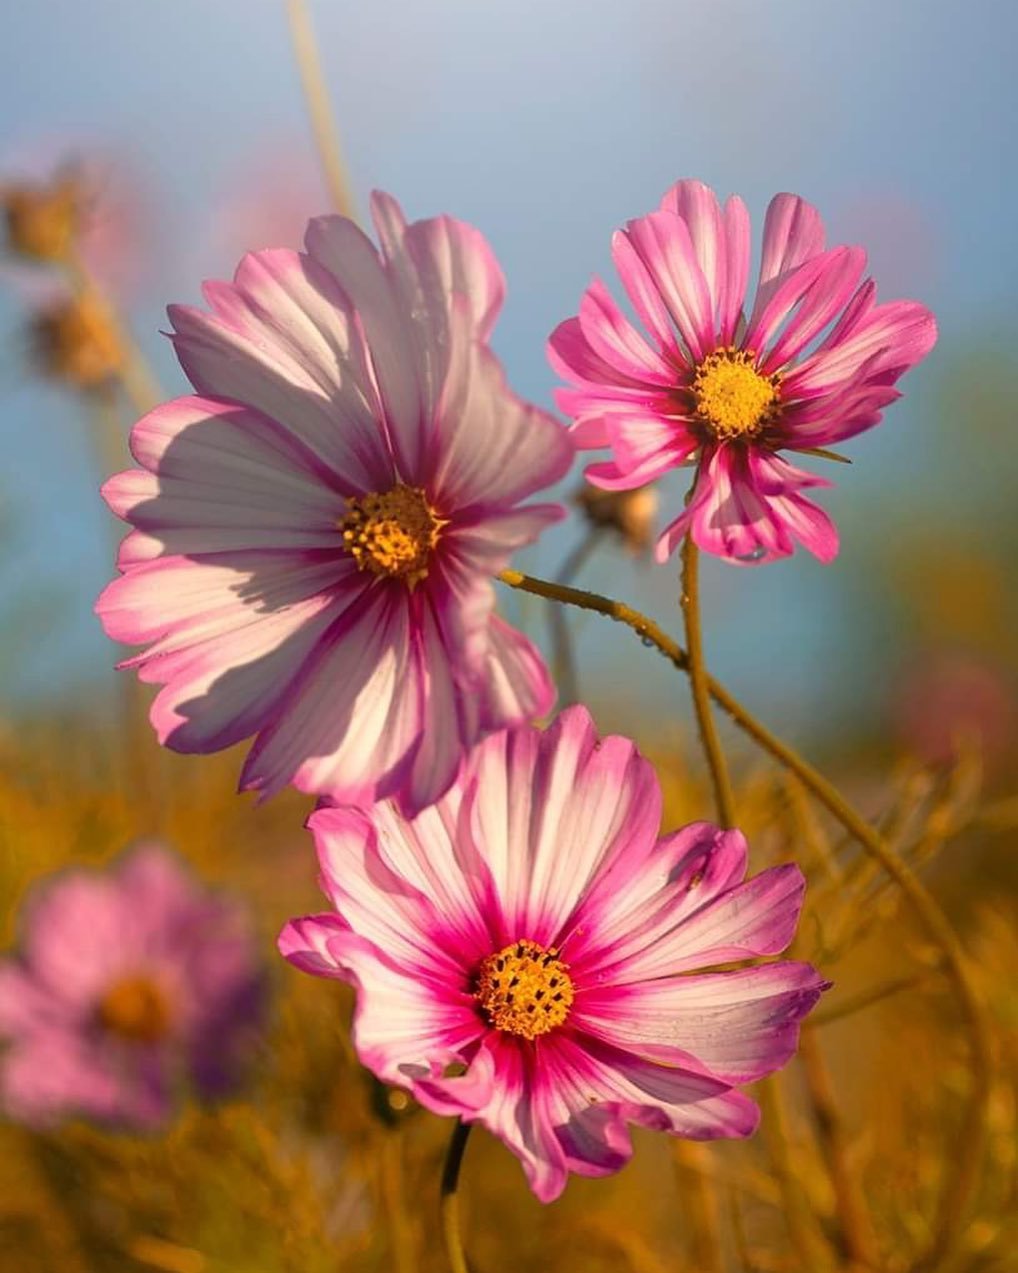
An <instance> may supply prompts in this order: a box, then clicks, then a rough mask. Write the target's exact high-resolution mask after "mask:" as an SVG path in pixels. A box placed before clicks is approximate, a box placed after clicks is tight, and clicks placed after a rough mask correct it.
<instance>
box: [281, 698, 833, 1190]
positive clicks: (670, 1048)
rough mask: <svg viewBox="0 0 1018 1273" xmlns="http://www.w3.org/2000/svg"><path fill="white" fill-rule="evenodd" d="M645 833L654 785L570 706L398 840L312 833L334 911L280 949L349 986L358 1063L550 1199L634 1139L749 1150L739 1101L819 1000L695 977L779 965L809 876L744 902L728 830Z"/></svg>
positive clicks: (633, 755) (763, 887)
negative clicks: (643, 1133) (480, 1136)
mask: <svg viewBox="0 0 1018 1273" xmlns="http://www.w3.org/2000/svg"><path fill="white" fill-rule="evenodd" d="M660 818H661V792H660V787H659V785H658V781H657V778H656V776H655V774H654V770H653V767H652V766H651V765H650V764H649V763H648V762H647V761H645V760H644V759H643V758H642V757H641V756H640V755H639V754H638V752H637V751H636V748H635V747H634V745H633V744H632V743H631V742H629V741H628V740H627V739H625V738H618V737H609V738H604V739H598V737H597V736H596V734H595V732H594V728H593V725H592V722H591V719H590V716H589V715H588V713H587V712H586V710H585V709H583V708H581V707H575V708H570V709H568V710H566V711H565V712H563V713H562V714H561V715H560V716H559V717H558V719H557V720H556V721H555V723H554V724H553V725H552V726H551V728H549V729H548V730H547V731H546V732H541V731H540V730H537V729H534V728H523V729H517V730H514V731H506V732H504V733H500V734H497V735H495V736H494V737H492V738H489V739H487V740H486V741H485V742H483V743H482V744H481V745H480V746H479V747H478V748H477V749H476V750H475V751H474V753H473V754H472V756H471V758H470V761H469V762H468V764H467V766H466V767H465V769H464V772H463V773H462V775H461V776H460V779H459V781H458V782H457V783H456V785H455V786H454V787H453V789H452V790H451V791H450V792H449V793H448V794H447V795H446V796H445V797H444V798H443V799H442V800H441V801H440V802H439V803H438V804H437V805H435V806H434V807H433V808H430V809H428V810H426V811H425V812H424V813H422V814H421V815H420V816H419V817H418V818H416V819H415V820H414V821H412V822H408V821H406V820H405V819H404V818H402V817H401V816H400V814H399V811H398V809H397V808H396V807H395V806H394V805H393V804H392V803H390V802H385V803H381V804H378V805H376V806H375V807H374V808H373V809H371V810H370V811H368V812H361V811H356V810H350V809H335V808H321V809H319V810H318V811H317V812H316V813H314V814H313V815H312V817H311V819H310V822H309V826H310V828H311V831H312V833H313V834H314V837H315V842H316V845H317V849H318V857H319V862H320V864H321V869H322V884H323V888H324V890H325V892H326V894H327V895H328V897H329V900H330V901H331V903H332V905H333V906H334V907H335V910H336V913H335V914H333V913H331V912H330V913H327V914H323V915H315V916H308V917H305V918H303V919H297V920H293V921H292V922H291V923H289V924H288V925H287V926H286V927H285V928H284V929H283V932H282V934H281V935H280V939H279V944H280V950H281V951H282V953H283V954H284V955H285V956H286V958H287V959H289V960H290V961H291V962H292V963H293V964H295V965H296V966H297V967H299V968H302V969H303V970H304V971H306V972H311V973H314V974H316V975H319V976H324V977H338V978H341V979H343V980H346V981H350V982H352V983H353V984H354V985H355V986H356V988H357V992H358V1005H357V1012H356V1017H355V1023H354V1042H355V1044H356V1047H357V1051H358V1053H359V1055H360V1057H361V1060H362V1061H363V1062H364V1064H365V1065H367V1066H368V1067H369V1068H370V1069H371V1070H372V1071H373V1072H374V1073H375V1074H376V1075H377V1076H378V1077H379V1078H380V1079H381V1080H382V1081H383V1082H384V1083H391V1084H398V1085H401V1086H404V1087H407V1088H409V1089H410V1091H411V1092H412V1093H413V1095H414V1097H415V1098H416V1099H417V1100H418V1101H420V1102H421V1104H422V1105H424V1106H426V1107H427V1108H428V1109H431V1110H433V1111H435V1112H436V1113H439V1114H450V1115H458V1116H459V1117H461V1118H463V1119H464V1120H466V1121H467V1122H479V1123H482V1124H483V1125H484V1126H485V1127H487V1128H488V1130H489V1131H491V1132H492V1133H493V1134H494V1135H496V1136H498V1137H500V1138H501V1139H502V1140H503V1141H504V1142H505V1144H506V1145H507V1146H508V1147H509V1148H510V1149H511V1150H512V1151H513V1153H515V1154H516V1155H517V1157H519V1158H520V1160H521V1161H522V1163H523V1166H524V1169H525V1171H526V1173H527V1177H528V1179H529V1181H530V1185H531V1187H532V1189H533V1190H534V1192H535V1193H536V1194H537V1196H538V1197H539V1198H540V1199H541V1200H542V1201H544V1202H549V1201H551V1200H552V1199H554V1198H556V1197H557V1196H558V1195H559V1194H560V1193H561V1192H562V1189H563V1188H564V1187H565V1184H566V1179H567V1175H568V1173H569V1172H570V1171H572V1172H576V1173H578V1174H580V1175H586V1176H602V1175H607V1174H609V1173H611V1172H614V1171H617V1170H618V1169H619V1168H620V1167H622V1166H623V1165H624V1164H625V1163H626V1162H627V1161H628V1159H629V1157H630V1155H631V1154H632V1146H631V1144H630V1140H629V1134H628V1131H627V1123H636V1124H639V1125H640V1126H644V1127H652V1128H655V1129H657V1130H659V1131H667V1132H670V1133H672V1134H673V1135H677V1136H684V1137H689V1138H691V1139H695V1140H707V1139H713V1138H717V1137H725V1136H748V1135H750V1134H751V1133H752V1132H753V1130H754V1129H755V1127H756V1125H757V1121H758V1110H757V1108H756V1106H755V1104H754V1103H753V1101H752V1100H750V1099H749V1097H748V1096H746V1095H744V1094H743V1093H741V1092H738V1091H736V1090H735V1087H736V1085H737V1084H740V1083H745V1082H751V1081H753V1080H754V1079H758V1078H760V1077H761V1076H762V1075H764V1074H769V1073H770V1072H771V1071H773V1070H775V1069H777V1068H778V1067H779V1066H781V1065H784V1064H785V1062H786V1061H787V1060H788V1059H789V1057H791V1055H792V1054H793V1052H794V1051H795V1048H796V1045H797V1039H798V1027H799V1022H800V1020H801V1019H802V1018H803V1016H805V1014H806V1013H807V1012H808V1011H809V1010H810V1008H811V1007H812V1006H813V1004H814V1003H815V1002H816V1000H817V999H818V997H819V996H820V993H821V991H822V990H823V989H824V988H825V984H826V983H824V982H823V980H822V979H821V978H820V976H819V975H818V974H817V972H816V971H815V970H814V969H813V968H812V967H810V966H809V965H808V964H804V963H792V962H777V963H768V964H765V965H761V966H757V967H745V968H739V969H738V970H734V971H714V972H710V971H703V970H704V969H709V968H712V967H715V966H717V965H720V964H725V963H729V962H731V961H733V960H743V959H747V958H749V957H751V956H757V955H773V954H776V953H778V952H779V951H782V950H784V949H785V947H786V946H787V945H788V943H789V942H790V941H791V939H792V935H793V933H794V931H795V926H796V921H797V918H798V914H799V908H800V905H801V902H802V895H803V888H804V881H803V877H802V874H801V873H800V871H799V870H798V868H797V867H795V866H791V865H789V866H779V867H775V868H773V869H771V870H767V871H763V872H762V873H761V874H760V875H758V876H756V877H755V878H754V879H752V880H749V881H747V882H744V876H745V872H746V842H745V840H744V838H743V836H742V834H741V833H740V832H738V831H722V830H720V829H719V828H717V827H714V826H711V825H710V824H708V823H703V822H700V823H694V824H692V825H690V826H687V827H685V828H683V829H682V830H681V831H677V832H674V833H673V834H670V835H666V836H663V837H661V838H658V828H659V825H660ZM450 1067H456V1068H457V1070H458V1071H459V1072H458V1073H455V1072H454V1074H450ZM464 1067H465V1068H464Z"/></svg>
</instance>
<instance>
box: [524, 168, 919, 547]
mask: <svg viewBox="0 0 1018 1273" xmlns="http://www.w3.org/2000/svg"><path fill="white" fill-rule="evenodd" d="M612 246H613V256H614V260H615V266H616V268H617V269H618V271H619V275H620V277H621V279H622V283H623V286H624V287H625V290H626V293H627V295H628V297H629V300H630V301H631V303H632V305H633V309H634V310H635V312H636V313H637V315H638V316H639V318H640V321H641V322H642V324H643V326H644V328H645V329H646V331H647V333H649V339H647V338H646V337H645V336H644V335H642V334H641V333H640V332H639V331H638V330H637V329H636V328H635V327H634V326H633V325H632V323H630V321H629V319H628V318H626V316H625V315H624V314H623V312H622V310H621V309H620V308H619V306H618V305H617V304H616V303H615V301H614V300H613V299H612V297H611V295H610V294H609V292H608V290H607V288H606V287H605V286H604V284H603V283H602V282H601V281H600V280H599V279H595V280H594V282H593V283H592V284H591V286H590V287H589V289H588V290H587V292H586V294H585V296H584V297H583V300H582V302H581V304H580V313H579V316H578V317H576V318H570V319H567V320H566V322H564V323H562V324H561V325H560V326H559V327H558V328H557V329H556V330H555V332H554V333H553V334H552V336H551V340H550V342H549V356H550V358H551V361H552V364H553V365H554V366H555V368H556V369H557V370H558V371H559V372H560V374H561V375H563V376H564V377H565V378H566V379H567V380H569V381H571V382H572V384H573V385H574V386H575V388H573V389H568V390H560V391H559V394H558V402H559V405H560V406H561V407H562V409H563V410H564V411H566V412H567V413H568V414H569V415H571V416H574V417H575V424H574V429H573V436H574V438H575V440H576V443H577V445H578V446H579V447H580V448H582V449H590V448H596V447H610V448H611V451H612V458H611V460H609V461H607V462H605V463H600V464H594V465H592V466H591V467H590V468H588V469H587V477H588V478H589V479H590V481H591V482H593V483H594V484H595V485H596V486H602V487H604V488H606V489H607V490H630V489H631V488H633V487H636V486H641V485H643V484H644V483H645V482H650V481H653V480H654V479H655V478H658V477H660V476H661V475H662V474H663V473H665V472H667V470H669V469H671V468H675V467H676V466H678V465H684V464H694V463H695V465H696V476H695V478H694V482H693V488H692V491H691V492H690V498H689V501H688V503H687V505H686V508H685V510H684V511H683V513H682V514H681V515H680V516H679V517H677V518H676V519H675V520H674V521H673V522H672V523H671V525H670V526H668V527H667V529H666V530H665V531H664V533H663V535H662V536H661V538H660V540H659V541H658V547H657V556H658V560H659V561H664V560H666V559H667V557H668V556H669V554H671V553H672V552H674V550H675V548H676V547H677V545H678V544H679V542H680V541H681V540H682V538H683V536H684V535H685V534H686V532H687V530H688V531H689V533H690V534H691V535H692V537H693V539H694V541H695V542H696V543H697V544H698V545H699V547H700V548H701V549H703V550H704V551H705V552H710V553H715V554H716V555H717V556H719V557H723V558H725V560H727V561H730V562H740V563H749V562H763V561H773V560H774V559H776V558H778V557H786V556H788V555H789V554H790V553H792V552H793V551H794V542H793V541H794V540H799V541H800V542H801V543H802V544H803V545H805V547H806V548H808V549H809V550H810V552H812V553H815V554H816V556H817V557H819V558H820V560H821V561H824V562H828V561H831V560H832V559H833V557H834V556H835V555H836V554H837V551H838V534H837V531H836V529H835V527H834V524H833V522H832V521H831V519H830V518H829V517H828V516H827V514H826V513H824V512H823V511H822V510H821V509H820V508H818V507H817V506H816V504H814V503H812V502H811V501H810V500H808V499H807V498H806V497H805V496H804V495H803V494H802V492H803V491H804V490H806V489H808V488H809V487H812V486H830V485H831V483H830V482H828V481H826V480H825V479H824V478H820V477H816V476H814V475H812V474H810V473H807V472H806V471H805V470H803V469H800V468H798V467H796V466H795V465H794V464H792V463H790V461H789V460H787V459H786V458H785V457H784V456H783V455H781V454H780V453H781V452H782V451H793V452H796V451H797V452H800V453H806V454H809V453H811V452H814V451H815V450H816V449H817V448H825V447H829V446H831V445H832V444H833V443H837V442H843V441H844V440H845V439H846V438H850V437H852V436H853V435H854V434H856V433H861V432H862V431H863V430H864V429H870V428H872V427H873V426H874V425H875V424H877V423H879V421H880V417H881V412H882V410H883V408H884V407H886V406H887V405H888V404H889V403H891V402H893V401H894V400H895V399H896V398H898V397H899V396H900V395H899V393H898V391H897V390H896V389H895V388H894V385H895V383H896V381H897V380H898V378H899V377H900V376H901V375H902V374H903V373H904V372H905V371H907V370H908V369H909V367H912V366H914V365H915V364H916V363H917V362H919V360H920V359H921V358H923V357H924V356H925V355H926V354H927V353H928V352H929V350H930V349H931V348H932V346H933V343H934V341H935V340H936V334H937V329H936V323H935V321H934V318H933V315H932V314H931V313H930V312H929V310H927V309H925V308H924V307H923V306H922V305H919V304H917V303H916V302H915V301H891V302H889V303H887V304H883V305H878V304H877V303H876V285H875V284H874V283H873V281H872V280H871V279H866V280H865V281H862V274H863V270H864V268H865V264H866V255H865V253H864V252H863V250H862V249H861V248H857V247H836V248H832V249H831V250H830V251H824V228H823V223H822V222H821V220H820V216H819V214H818V213H817V211H816V209H815V208H813V207H811V206H810V205H809V204H808V203H806V202H805V200H803V199H800V198H798V197H797V196H796V195H790V194H779V195H775V197H774V198H773V199H772V200H771V204H770V207H769V208H768V209H767V218H766V221H765V223H764V235H763V253H762V257H761V261H760V279H759V283H758V286H757V291H756V300H755V302H754V304H753V308H752V310H751V311H750V313H749V317H748V319H747V318H746V316H745V313H744V308H743V307H744V303H745V300H746V284H747V280H748V278H749V258H750V226H749V215H748V213H747V212H746V207H745V204H744V203H743V202H742V200H741V199H739V198H738V197H737V196H732V198H730V199H729V200H728V202H727V203H726V204H725V207H724V209H723V210H722V208H721V207H720V206H719V204H718V200H717V197H716V196H715V194H714V192H713V190H711V189H709V188H708V187H707V186H705V185H703V184H702V183H701V182H699V181H680V182H679V183H678V184H677V185H675V186H673V187H672V188H671V190H669V191H668V193H667V194H666V195H665V197H664V199H663V200H662V201H661V207H660V208H659V210H658V211H657V212H652V213H651V214H650V215H649V216H646V217H639V218H638V219H637V220H635V221H630V222H628V223H627V225H626V228H625V229H624V230H619V231H618V232H617V233H616V235H615V237H614V239H613V245H612Z"/></svg>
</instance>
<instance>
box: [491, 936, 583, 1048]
mask: <svg viewBox="0 0 1018 1273" xmlns="http://www.w3.org/2000/svg"><path fill="white" fill-rule="evenodd" d="M474 997H475V998H476V999H477V1001H478V1002H479V1004H480V1006H481V1009H482V1011H483V1012H484V1014H485V1016H486V1017H487V1019H488V1021H489V1022H490V1023H491V1025H493V1026H494V1027H495V1029H496V1030H502V1031H503V1032H505V1033H506V1034H515V1035H518V1036H519V1037H520V1038H523V1039H534V1038H536V1037H537V1036H538V1035H539V1034H547V1033H548V1031H549V1030H554V1029H555V1028H556V1026H560V1025H562V1024H563V1022H564V1021H565V1020H566V1018H567V1017H568V1016H569V1009H570V1008H571V1007H572V1003H573V997H574V990H573V982H572V979H571V978H570V976H569V970H568V965H566V964H564V963H563V962H562V960H561V959H560V958H559V952H558V951H557V950H553V949H552V950H549V949H547V948H546V947H544V946H540V945H538V943H537V942H533V941H528V940H524V941H516V942H513V943H512V944H511V945H509V946H506V947H505V949H504V950H499V951H496V952H495V954H493V955H488V957H487V958H486V959H484V960H482V962H481V965H480V968H479V969H478V972H477V983H476V989H475V991H474Z"/></svg>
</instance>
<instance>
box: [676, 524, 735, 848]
mask: <svg viewBox="0 0 1018 1273" xmlns="http://www.w3.org/2000/svg"><path fill="white" fill-rule="evenodd" d="M679 602H680V605H681V607H682V619H683V622H684V624H685V628H686V646H687V647H688V667H687V671H688V672H689V686H690V689H691V690H692V692H693V710H694V711H695V712H696V724H697V728H698V729H699V731H700V742H701V744H702V746H703V754H704V756H705V757H706V760H707V768H708V770H709V771H710V777H711V784H712V785H713V787H714V803H715V805H716V807H717V811H718V820H719V821H720V823H721V825H722V826H723V827H734V826H735V799H734V797H733V795H732V783H731V779H730V778H729V776H728V765H727V764H726V763H725V754H724V752H723V751H722V750H721V740H720V739H719V738H718V731H717V728H716V726H715V724H714V716H713V714H712V712H711V706H710V689H709V678H708V676H707V664H706V661H705V660H704V655H703V633H702V631H701V626H700V550H699V548H697V546H696V544H695V543H693V540H692V538H691V536H689V535H687V536H686V541H685V543H684V544H683V545H682V595H681V596H680V598H679Z"/></svg>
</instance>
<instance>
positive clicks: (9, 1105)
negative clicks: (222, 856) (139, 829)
mask: <svg viewBox="0 0 1018 1273" xmlns="http://www.w3.org/2000/svg"><path fill="white" fill-rule="evenodd" d="M263 999H264V982H263V977H262V970H261V968H260V966H259V962H258V960H257V956H256V950H255V945H254V941H253V938H252V934H251V931H250V928H249V926H248V924H247V916H246V914H245V912H244V911H243V910H242V908H241V907H240V905H239V904H238V903H237V902H235V901H233V900H232V899H230V898H227V897H225V896H220V895H219V894H217V893H213V892H209V891H208V890H206V889H205V888H203V887H202V886H201V885H200V884H198V883H197V882H196V881H195V880H193V879H192V878H191V876H190V875H189V874H188V873H187V871H186V870H185V869H184V868H183V867H182V865H181V864H180V862H179V861H178V860H177V858H176V857H175V856H173V855H172V854H171V853H169V852H168V851H167V850H166V849H163V848H161V847H160V846H158V845H155V844H147V845H144V846H141V847H139V848H137V849H135V850H134V851H133V852H132V853H130V854H129V855H128V856H126V857H125V858H123V860H122V861H121V862H120V863H119V864H118V865H117V866H116V867H114V868H111V869H109V870H107V871H105V872H103V873H98V872H91V871H82V870H75V871H68V872H66V873H63V874H61V875H58V876H56V877H54V878H53V879H50V880H48V881H47V882H46V883H45V884H43V885H41V886H40V887H39V888H38V890H37V892H36V894H35V895H34V896H33V897H31V898H30V901H29V904H28V906H27V909H26V913H25V915H24V922H23V933H22V942H21V949H20V951H19V953H18V954H17V955H16V956H15V957H14V958H12V959H8V960H6V961H4V962H3V963H0V1037H2V1038H4V1039H5V1040H6V1044H7V1046H6V1048H5V1050H4V1053H3V1056H2V1059H0V1102H2V1106H3V1109H4V1111H5V1112H6V1113H7V1114H8V1115H9V1116H11V1117H12V1118H15V1119H17V1120H19V1121H22V1122H26V1123H31V1124H41V1125H46V1124H50V1123H53V1122H55V1121H57V1120H59V1119H60V1118H61V1117H65V1116H74V1115H84V1116H87V1117H91V1118H95V1119H98V1120H101V1121H103V1122H112V1123H122V1124H126V1125H131V1126H149V1125H154V1124H157V1123H160V1122H162V1121H164V1120H165V1119H166V1118H167V1117H168V1115H169V1114H170V1113H171V1111H172V1109H173V1107H174V1105H175V1104H176V1103H177V1100H178V1099H179V1096H180V1093H181V1089H182V1087H184V1086H186V1085H188V1084H189V1085H191V1086H193V1087H194V1089H195V1090H196V1091H197V1092H198V1093H199V1094H200V1095H202V1096H207V1097H209V1096H216V1095H219V1094H221V1093H223V1092H225V1091H228V1090H229V1089H230V1088H231V1087H232V1086H233V1085H234V1083H235V1082H236V1079H237V1077H238V1072H239V1070H240V1068H241V1067H242V1065H243V1062H244V1061H245V1060H246V1053H247V1052H248V1051H249V1048H250V1045H251V1043H252V1040H253V1038H254V1037H255V1034H256V1031H257V1026H258V1023H259V1019H260V1017H261V1009H262V1006H263Z"/></svg>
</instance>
